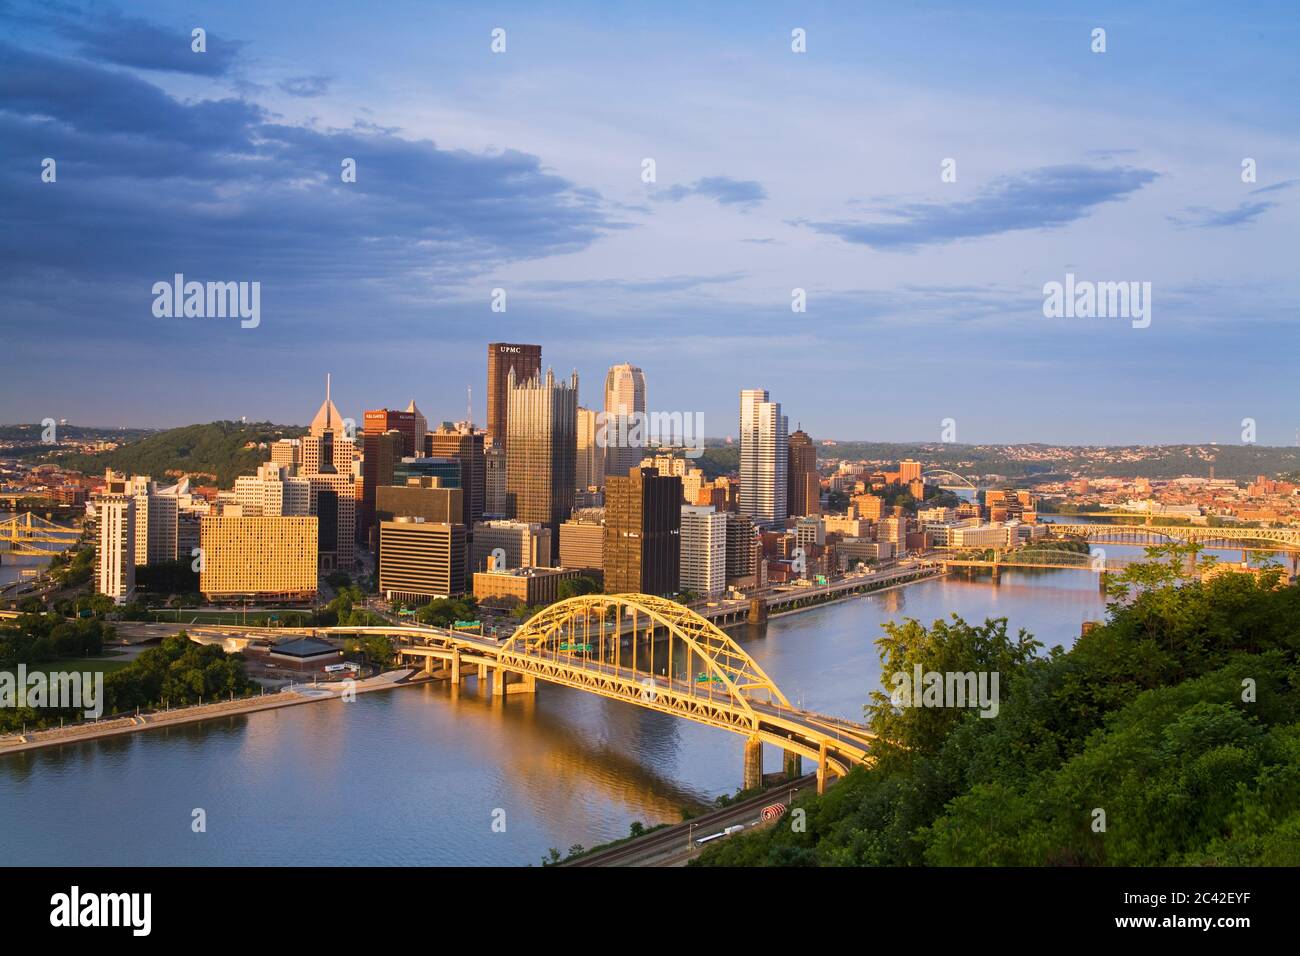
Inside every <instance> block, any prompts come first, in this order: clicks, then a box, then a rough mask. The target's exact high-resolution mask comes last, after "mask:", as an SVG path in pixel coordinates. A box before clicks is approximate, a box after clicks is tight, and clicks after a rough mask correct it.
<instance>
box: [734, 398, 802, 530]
mask: <svg viewBox="0 0 1300 956" xmlns="http://www.w3.org/2000/svg"><path fill="white" fill-rule="evenodd" d="M788 432H789V423H788V422H787V421H786V417H785V416H784V415H782V414H781V403H780V402H773V401H769V400H768V394H767V389H763V388H747V389H745V390H744V391H742V392H741V393H740V513H741V514H743V515H749V516H750V517H751V518H752V519H753V520H754V524H755V525H758V526H763V527H771V526H773V525H778V524H781V523H782V522H784V521H785V518H786V476H787V473H788V471H789V467H790V462H789V443H788Z"/></svg>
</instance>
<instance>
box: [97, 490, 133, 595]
mask: <svg viewBox="0 0 1300 956" xmlns="http://www.w3.org/2000/svg"><path fill="white" fill-rule="evenodd" d="M129 484H130V483H129V482H128V481H127V480H126V479H125V478H123V477H122V476H120V475H113V474H111V473H110V474H109V475H108V480H107V483H106V484H105V485H104V491H103V493H102V494H101V495H100V498H99V554H98V555H97V559H98V560H97V564H98V568H97V572H98V582H97V583H98V590H99V593H100V594H103V595H106V596H108V597H110V598H112V599H113V601H114V603H116V604H125V603H127V602H128V601H129V600H131V595H132V593H133V592H134V591H135V501H136V496H135V494H134V493H133V492H132V490H131V489H130V487H129Z"/></svg>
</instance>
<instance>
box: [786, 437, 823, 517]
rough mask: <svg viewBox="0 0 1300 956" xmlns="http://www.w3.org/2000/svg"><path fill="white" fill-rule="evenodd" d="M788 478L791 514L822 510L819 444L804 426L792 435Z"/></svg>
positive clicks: (810, 513)
mask: <svg viewBox="0 0 1300 956" xmlns="http://www.w3.org/2000/svg"><path fill="white" fill-rule="evenodd" d="M789 446H790V467H789V475H788V479H787V491H786V498H787V505H788V509H789V514H790V515H794V516H796V517H799V516H802V515H815V514H817V513H818V512H819V511H821V477H820V476H819V475H818V473H817V446H816V445H814V444H813V440H812V439H811V438H809V437H808V433H807V432H805V431H804V430H803V429H802V428H801V429H799V430H798V431H796V432H794V433H793V434H791V435H790V441H789Z"/></svg>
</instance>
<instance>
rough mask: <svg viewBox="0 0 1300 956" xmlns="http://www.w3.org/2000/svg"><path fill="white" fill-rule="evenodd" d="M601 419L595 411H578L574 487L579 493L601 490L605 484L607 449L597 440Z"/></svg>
mask: <svg viewBox="0 0 1300 956" xmlns="http://www.w3.org/2000/svg"><path fill="white" fill-rule="evenodd" d="M599 419H600V415H599V413H598V412H596V411H595V410H594V409H591V408H579V409H578V458H577V461H576V463H575V464H574V486H575V487H576V488H577V490H578V491H586V490H588V489H590V488H599V487H600V486H601V485H603V484H604V483H605V449H603V448H601V447H600V443H599V441H598V439H597V435H598V433H599V429H600V423H599Z"/></svg>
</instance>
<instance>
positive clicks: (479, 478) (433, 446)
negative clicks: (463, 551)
mask: <svg viewBox="0 0 1300 956" xmlns="http://www.w3.org/2000/svg"><path fill="white" fill-rule="evenodd" d="M483 438H484V435H483V433H482V432H481V431H475V430H474V428H473V426H471V425H470V424H469V423H462V424H461V425H459V426H457V425H453V424H452V423H451V422H443V423H442V425H440V426H439V428H438V430H437V431H434V432H429V433H428V434H427V435H425V437H424V453H425V455H427V456H428V457H430V458H455V459H456V460H457V461H459V462H460V487H461V490H462V491H463V492H464V493H465V494H464V506H465V514H464V516H463V518H462V519H461V524H463V525H464V526H465V527H466V529H472V528H473V527H474V523H475V522H476V521H482V520H483V511H484V510H485V508H486V507H487V477H486V470H487V469H486V460H485V456H484V453H483Z"/></svg>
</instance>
